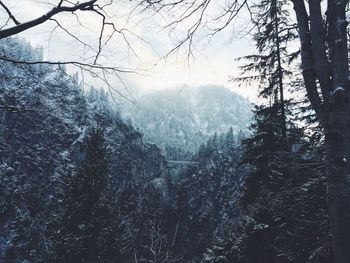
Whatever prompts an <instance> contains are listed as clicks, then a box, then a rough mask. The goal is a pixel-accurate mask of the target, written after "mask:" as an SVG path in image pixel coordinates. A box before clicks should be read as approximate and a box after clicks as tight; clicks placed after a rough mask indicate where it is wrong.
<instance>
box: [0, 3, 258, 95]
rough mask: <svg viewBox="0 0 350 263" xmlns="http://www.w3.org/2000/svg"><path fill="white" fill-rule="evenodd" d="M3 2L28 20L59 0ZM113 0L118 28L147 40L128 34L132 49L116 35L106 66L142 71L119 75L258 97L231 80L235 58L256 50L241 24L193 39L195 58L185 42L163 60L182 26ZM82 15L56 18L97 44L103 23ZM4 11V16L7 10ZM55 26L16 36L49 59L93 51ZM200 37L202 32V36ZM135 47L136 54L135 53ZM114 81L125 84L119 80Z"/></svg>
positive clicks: (133, 81)
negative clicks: (213, 87)
mask: <svg viewBox="0 0 350 263" xmlns="http://www.w3.org/2000/svg"><path fill="white" fill-rule="evenodd" d="M102 1H103V0H102ZM3 2H4V3H5V4H7V5H8V6H10V7H11V10H12V11H13V13H14V14H15V16H16V17H17V19H18V20H19V21H21V22H24V21H27V20H29V19H31V18H35V17H37V16H38V15H40V14H43V13H45V12H46V11H47V10H49V8H50V6H49V5H48V4H47V2H51V3H55V2H57V0H51V1H47V0H3ZM115 2H116V3H115V7H114V8H113V9H110V12H109V14H110V15H111V16H113V17H112V18H111V19H112V20H113V22H115V24H116V25H117V26H119V27H120V28H129V29H130V30H132V32H133V33H135V34H137V35H138V36H139V37H141V38H143V39H144V40H146V41H147V43H146V42H144V41H141V40H140V39H138V37H135V36H133V35H132V34H128V40H129V41H130V44H131V46H132V49H133V50H131V49H130V48H128V47H127V45H126V43H125V41H124V39H123V38H122V37H121V36H120V35H119V36H118V35H116V37H114V38H113V40H112V41H111V42H109V44H108V46H106V48H105V49H104V52H103V54H102V57H101V61H103V62H104V63H106V64H108V65H118V66H123V67H128V68H136V69H137V70H140V72H142V76H140V75H121V77H122V78H123V79H124V80H125V82H126V83H127V85H128V86H129V87H131V88H136V89H141V90H154V89H164V88H169V87H174V86H179V85H190V86H191V85H194V86H197V85H202V84H216V85H224V86H226V87H228V88H230V89H232V90H234V91H236V92H237V93H240V94H242V95H243V96H246V97H249V98H250V99H252V100H255V97H256V90H255V89H253V88H247V87H241V88H239V87H238V85H237V84H236V83H232V82H229V81H228V80H229V78H230V76H239V74H240V73H239V69H238V64H237V62H236V61H235V58H238V57H240V56H244V55H247V54H250V53H251V52H254V47H253V46H252V42H251V41H249V40H248V39H247V38H240V37H239V35H240V34H241V33H242V32H243V30H242V28H244V25H243V24H240V25H237V24H236V25H234V26H233V27H231V28H228V29H227V30H225V31H222V32H221V33H220V34H218V35H216V36H214V37H213V38H212V39H211V40H209V39H208V38H205V39H200V41H199V40H198V39H197V40H198V41H195V43H194V46H195V53H194V54H195V56H194V59H190V60H188V58H187V56H186V54H187V49H186V48H185V47H184V48H183V49H182V50H180V52H177V53H174V54H172V55H171V56H169V57H168V58H167V59H166V60H165V59H162V60H160V58H161V57H162V56H164V55H165V54H166V53H167V52H168V51H169V50H171V48H172V47H173V46H174V44H175V43H176V39H179V38H181V27H180V30H179V31H174V32H172V33H169V31H167V30H161V25H164V21H161V20H162V18H161V17H157V16H147V14H142V15H136V14H135V15H133V16H132V17H129V19H127V18H128V15H129V13H130V8H131V6H132V5H133V4H134V2H135V1H133V2H132V3H131V1H128V0H118V1H115ZM78 15H79V20H80V22H81V23H82V24H83V25H84V27H81V26H79V25H78V22H77V20H76V18H75V17H74V16H72V15H70V14H65V15H60V16H58V17H57V20H59V21H60V22H61V23H62V25H64V26H65V28H67V29H69V30H70V31H71V32H72V33H74V34H76V35H78V36H79V37H80V39H82V40H83V41H85V42H87V43H89V44H91V45H92V46H96V43H97V42H96V40H97V38H98V32H99V25H100V20H99V18H98V17H96V16H92V15H89V14H88V13H84V14H82V13H79V14H78ZM1 16H2V17H3V18H4V17H5V16H4V14H2V15H1ZM0 22H3V20H2V21H0ZM54 27H55V23H54V22H49V23H45V24H43V25H41V26H39V27H37V28H35V29H31V30H28V31H26V32H23V33H21V34H19V35H18V36H19V37H21V38H24V39H26V40H27V41H30V42H31V43H32V44H33V45H34V46H40V47H43V50H44V54H45V58H47V59H50V60H61V61H62V60H72V59H79V60H82V59H87V58H88V57H89V56H91V54H92V53H91V50H89V49H83V47H82V45H80V44H79V43H78V42H77V41H76V40H75V39H73V38H72V37H70V36H68V35H67V34H66V33H65V32H63V31H62V30H60V29H56V30H55V31H54V32H53V33H52V29H53V28H54ZM183 29H185V28H183ZM178 32H179V33H178ZM233 32H234V33H233ZM177 34H179V35H177ZM199 37H201V36H200V35H199ZM201 38H202V37H201ZM134 51H135V53H136V55H135V54H134V53H133V52H134ZM87 79H88V80H87V82H88V84H89V85H94V84H95V85H96V83H94V82H95V80H94V79H91V78H87ZM115 85H116V86H118V85H121V84H120V83H118V81H115Z"/></svg>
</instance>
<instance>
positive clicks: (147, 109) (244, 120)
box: [123, 85, 252, 158]
mask: <svg viewBox="0 0 350 263" xmlns="http://www.w3.org/2000/svg"><path fill="white" fill-rule="evenodd" d="M251 109H252V104H251V103H250V102H249V101H248V100H247V99H245V98H243V97H242V96H240V95H238V94H236V93H234V92H232V91H230V90H229V89H227V88H225V87H223V86H214V85H207V86H200V87H188V86H187V87H178V88H173V89H167V90H161V91H154V92H151V93H148V94H146V95H144V96H142V97H140V98H138V99H137V103H136V105H134V104H127V105H125V106H124V109H123V112H124V116H125V118H127V119H130V120H131V122H132V125H133V126H135V127H136V128H137V129H139V130H140V132H141V133H143V135H144V139H145V140H146V141H150V142H152V143H155V144H157V145H158V146H160V147H161V148H162V149H163V150H164V151H165V153H166V155H167V157H168V158H184V157H188V156H190V155H191V154H193V153H194V152H195V151H196V150H197V149H198V147H199V146H200V145H201V144H203V143H204V142H205V141H207V140H208V139H209V137H211V136H213V135H214V134H215V133H216V134H222V133H225V132H227V131H228V130H229V128H230V127H232V129H233V133H234V134H235V135H238V134H245V133H247V132H248V126H249V125H250V123H251V117H252V113H251Z"/></svg>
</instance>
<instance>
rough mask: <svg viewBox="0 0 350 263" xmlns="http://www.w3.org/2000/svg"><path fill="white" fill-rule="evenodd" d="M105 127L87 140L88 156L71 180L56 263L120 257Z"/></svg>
mask: <svg viewBox="0 0 350 263" xmlns="http://www.w3.org/2000/svg"><path fill="white" fill-rule="evenodd" d="M104 140H105V139H104V132H103V130H102V128H100V127H97V128H93V129H92V130H91V132H90V133H89V135H88V137H87V138H86V142H85V151H84V153H85V155H84V157H83V159H82V161H81V162H80V163H79V164H78V167H77V169H76V172H75V173H74V174H73V176H72V177H71V178H69V182H68V187H67V190H66V197H65V200H64V214H63V218H62V221H61V223H60V224H59V226H58V227H57V228H58V229H57V231H56V233H57V236H56V237H55V241H56V243H57V249H56V253H55V260H56V262H67V263H69V262H72V263H73V262H74V263H75V262H84V263H85V262H86V263H88V262H89V263H92V262H111V260H112V259H113V258H114V257H115V256H116V255H117V252H118V249H117V247H116V245H115V244H116V237H115V236H114V235H115V227H114V224H113V213H112V210H111V207H110V206H109V205H108V201H107V196H106V192H105V190H106V182H107V171H108V170H107V157H106V149H105V143H104Z"/></svg>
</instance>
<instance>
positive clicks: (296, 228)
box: [0, 39, 331, 262]
mask: <svg viewBox="0 0 350 263" xmlns="http://www.w3.org/2000/svg"><path fill="white" fill-rule="evenodd" d="M1 49H2V50H3V52H6V53H7V54H8V55H9V56H12V57H14V58H16V59H22V58H28V57H29V58H33V57H36V58H37V59H40V57H41V53H40V50H35V49H33V48H32V47H31V46H30V45H29V44H27V43H25V42H22V41H19V40H16V39H7V40H3V41H2V42H1ZM13 76H17V77H16V78H13ZM1 81H2V87H5V89H3V90H2V98H3V99H4V100H5V101H4V103H6V104H7V105H13V106H14V108H10V109H2V110H1V160H2V162H1V166H0V167H1V217H0V218H1V233H2V238H1V239H0V240H1V243H0V248H1V250H0V251H1V254H0V255H1V260H2V261H3V262H307V260H308V259H309V258H310V260H313V258H317V257H319V254H320V253H321V254H322V257H323V253H329V255H327V256H328V257H329V258H331V254H330V253H331V249H330V245H329V238H330V236H329V235H330V234H329V223H328V217H327V212H326V200H325V175H324V173H323V172H322V171H323V169H322V167H323V166H324V160H323V151H324V150H323V148H322V145H318V144H317V143H315V141H316V142H318V140H317V138H315V137H316V136H318V133H317V132H315V133H312V134H311V135H310V137H308V136H306V135H305V132H304V131H303V130H302V129H301V128H298V127H297V126H296V125H294V124H293V122H292V121H290V122H288V126H287V127H288V128H287V134H288V139H287V140H286V141H284V138H283V136H282V134H281V123H280V117H279V114H278V113H279V111H278V109H279V108H278V105H279V104H278V103H277V102H276V103H273V104H271V105H270V106H260V107H256V109H255V111H254V120H253V123H252V125H251V135H249V137H248V138H246V139H245V138H244V136H243V135H241V133H239V132H238V133H237V132H236V133H235V132H234V130H233V128H229V129H228V130H227V132H223V133H222V134H217V133H215V134H214V135H213V136H212V137H210V138H209V139H208V140H207V142H205V143H203V144H202V145H201V146H200V147H199V148H198V150H197V151H196V153H194V154H193V155H192V157H191V159H190V161H191V162H189V165H183V167H181V169H180V171H178V170H177V171H176V173H174V171H173V169H170V168H171V167H169V166H171V165H170V164H168V163H167V162H166V157H165V156H164V153H163V151H162V150H161V149H160V148H158V147H157V146H156V145H155V144H150V143H145V142H143V139H142V134H140V133H139V132H138V131H136V130H135V129H134V128H133V127H132V126H130V124H126V123H125V121H124V120H123V118H122V117H121V114H120V111H119V109H118V107H117V106H116V105H115V103H113V100H112V99H111V98H110V96H109V95H108V92H106V91H103V90H101V89H96V88H91V89H90V90H88V91H84V90H83V89H82V87H81V85H80V84H79V80H78V79H77V77H74V76H70V75H68V74H67V73H66V72H65V71H64V69H62V68H60V67H56V66H47V65H36V66H32V65H17V64H8V63H6V62H5V63H2V64H1ZM246 136H248V134H247V135H246ZM252 251H254V253H252ZM324 251H326V252H324ZM329 258H328V259H327V260H329ZM261 260H262V261H261ZM311 262H318V261H311ZM324 262H329V261H324Z"/></svg>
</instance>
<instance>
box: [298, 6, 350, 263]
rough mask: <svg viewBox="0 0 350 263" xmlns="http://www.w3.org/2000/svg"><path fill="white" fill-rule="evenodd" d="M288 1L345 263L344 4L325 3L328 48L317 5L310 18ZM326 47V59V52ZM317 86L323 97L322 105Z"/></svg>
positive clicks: (349, 243)
mask: <svg viewBox="0 0 350 263" xmlns="http://www.w3.org/2000/svg"><path fill="white" fill-rule="evenodd" d="M292 1H293V3H294V10H295V13H296V17H297V22H298V28H299V36H300V41H301V57H302V69H303V77H304V84H305V89H306V91H307V95H308V98H309V100H310V102H311V105H312V107H313V109H314V110H315V112H316V114H317V117H318V119H319V121H320V123H321V125H322V127H323V128H324V131H325V140H326V151H327V176H328V207H329V218H330V223H331V231H332V236H333V243H334V252H335V257H336V262H337V263H349V262H350V83H349V82H350V75H349V65H348V61H349V60H348V46H347V43H348V42H347V35H346V28H347V21H346V17H345V8H346V4H347V1H344V0H328V11H327V16H328V33H329V41H328V43H326V40H325V38H324V36H322V32H323V28H322V27H323V26H322V14H321V8H320V1H319V0H311V1H309V7H310V17H309V16H308V14H307V12H306V7H305V2H304V0H292ZM309 18H310V24H309ZM310 26H311V28H310ZM310 36H311V37H310ZM320 42H324V43H320ZM326 44H327V45H326ZM326 47H328V54H327V52H326V53H325V48H326ZM328 57H329V58H330V59H329V60H330V63H329V62H328ZM317 83H319V85H320V88H321V91H322V93H323V97H322V100H321V97H320V94H319V92H318V85H317ZM329 86H331V92H330V96H329V95H328V90H329V89H330V87H329ZM328 96H329V98H328Z"/></svg>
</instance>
